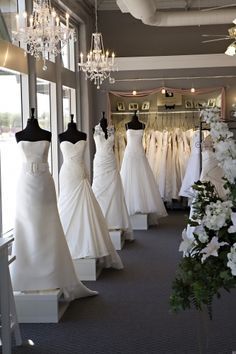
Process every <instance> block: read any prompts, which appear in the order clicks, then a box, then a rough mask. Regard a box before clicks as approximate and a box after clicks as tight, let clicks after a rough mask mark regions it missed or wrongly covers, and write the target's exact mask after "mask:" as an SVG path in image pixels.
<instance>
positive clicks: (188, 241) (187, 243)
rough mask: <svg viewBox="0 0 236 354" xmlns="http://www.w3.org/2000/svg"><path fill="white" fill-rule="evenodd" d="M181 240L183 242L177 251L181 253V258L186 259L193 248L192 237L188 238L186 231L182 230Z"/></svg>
mask: <svg viewBox="0 0 236 354" xmlns="http://www.w3.org/2000/svg"><path fill="white" fill-rule="evenodd" d="M182 239H183V241H182V242H181V243H180V245H179V251H180V252H183V257H187V256H189V255H190V253H191V250H192V249H193V247H194V246H195V242H194V237H188V235H187V232H186V229H184V230H183V232H182Z"/></svg>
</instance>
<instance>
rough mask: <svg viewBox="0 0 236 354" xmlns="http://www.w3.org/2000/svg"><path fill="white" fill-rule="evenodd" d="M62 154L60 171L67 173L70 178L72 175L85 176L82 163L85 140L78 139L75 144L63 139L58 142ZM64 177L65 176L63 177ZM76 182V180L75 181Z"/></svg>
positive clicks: (76, 176)
mask: <svg viewBox="0 0 236 354" xmlns="http://www.w3.org/2000/svg"><path fill="white" fill-rule="evenodd" d="M60 147H61V152H62V155H63V166H62V170H61V173H64V174H65V175H67V174H68V175H69V176H70V179H71V178H72V177H73V176H74V177H75V178H76V179H77V178H81V179H83V178H86V175H87V174H86V170H85V164H84V153H85V148H86V141H85V140H79V141H77V142H76V143H75V144H73V143H71V142H70V141H63V142H61V144H60ZM65 178H66V177H65ZM75 184H77V180H76V181H75Z"/></svg>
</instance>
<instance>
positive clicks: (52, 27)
mask: <svg viewBox="0 0 236 354" xmlns="http://www.w3.org/2000/svg"><path fill="white" fill-rule="evenodd" d="M27 19H28V23H27ZM65 22H66V26H64V27H62V26H61V25H60V19H59V16H58V15H57V13H56V11H55V10H54V8H52V7H51V0H34V1H33V12H32V14H31V15H30V16H28V14H27V12H24V13H23V19H21V18H20V16H19V14H17V15H16V31H12V34H13V38H14V40H16V41H18V42H23V43H24V44H25V45H26V48H27V49H25V51H26V52H27V53H29V54H31V55H32V56H34V57H35V58H36V59H40V58H42V60H43V70H47V66H46V59H49V56H50V55H54V56H56V55H58V54H59V53H60V52H61V50H62V48H63V47H64V46H65V45H66V44H67V43H68V40H69V39H74V40H75V32H74V29H71V28H69V14H66V20H65ZM28 24H29V25H28Z"/></svg>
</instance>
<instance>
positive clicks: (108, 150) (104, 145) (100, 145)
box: [94, 133, 114, 155]
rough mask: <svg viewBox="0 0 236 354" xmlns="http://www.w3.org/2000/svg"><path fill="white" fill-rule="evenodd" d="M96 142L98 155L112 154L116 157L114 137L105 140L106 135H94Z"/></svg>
mask: <svg viewBox="0 0 236 354" xmlns="http://www.w3.org/2000/svg"><path fill="white" fill-rule="evenodd" d="M94 141H95V146H96V154H99V155H100V154H105V155H107V154H112V155H114V151H113V146H114V135H111V136H109V137H108V138H107V139H106V138H105V134H104V133H103V134H94Z"/></svg>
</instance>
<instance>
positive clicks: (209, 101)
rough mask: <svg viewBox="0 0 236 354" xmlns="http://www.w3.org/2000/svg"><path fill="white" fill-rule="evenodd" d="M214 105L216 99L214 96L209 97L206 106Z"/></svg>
mask: <svg viewBox="0 0 236 354" xmlns="http://www.w3.org/2000/svg"><path fill="white" fill-rule="evenodd" d="M215 105H216V99H215V98H209V100H208V101H207V106H208V107H215Z"/></svg>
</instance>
